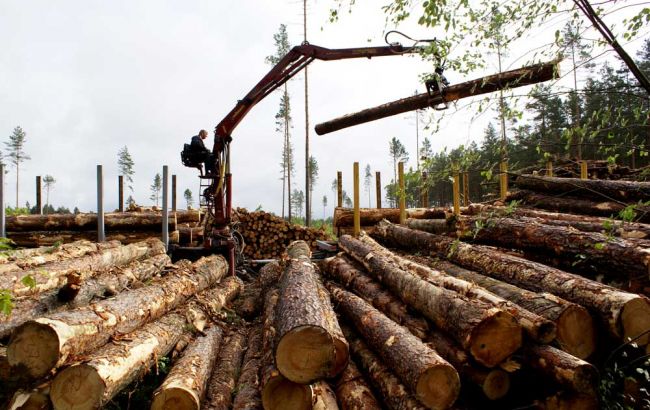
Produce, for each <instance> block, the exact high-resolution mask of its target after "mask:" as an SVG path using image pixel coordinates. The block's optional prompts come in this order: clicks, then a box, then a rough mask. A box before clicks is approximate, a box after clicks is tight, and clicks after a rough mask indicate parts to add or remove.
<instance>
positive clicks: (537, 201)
mask: <svg viewBox="0 0 650 410" xmlns="http://www.w3.org/2000/svg"><path fill="white" fill-rule="evenodd" d="M513 183H514V184H515V185H516V186H517V187H518V188H519V191H515V192H512V193H510V194H509V195H508V198H507V201H512V200H517V201H520V202H521V203H523V204H525V205H527V206H531V207H534V208H540V209H545V210H548V211H554V212H567V213H575V214H583V215H592V216H602V217H612V216H614V217H617V216H618V215H619V213H620V212H621V211H623V210H625V209H626V208H627V207H628V206H630V205H633V207H634V212H635V218H634V220H635V221H637V222H646V223H648V222H650V206H649V205H648V204H647V201H648V200H650V182H635V181H611V180H597V179H585V180H582V179H577V178H558V177H546V176H536V175H518V176H517V177H516V178H515V179H514V180H513Z"/></svg>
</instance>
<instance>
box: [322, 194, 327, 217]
mask: <svg viewBox="0 0 650 410" xmlns="http://www.w3.org/2000/svg"><path fill="white" fill-rule="evenodd" d="M326 210H327V195H323V224H324V223H325V212H326Z"/></svg>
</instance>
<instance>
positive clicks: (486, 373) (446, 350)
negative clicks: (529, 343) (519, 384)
mask: <svg viewBox="0 0 650 410" xmlns="http://www.w3.org/2000/svg"><path fill="white" fill-rule="evenodd" d="M426 341H427V343H428V344H429V345H430V346H431V348H432V349H434V350H435V351H436V352H438V354H440V356H442V357H443V358H444V359H445V360H447V361H448V362H449V363H451V365H452V366H454V368H455V369H456V370H457V371H458V372H459V373H460V375H461V376H463V378H464V379H465V380H468V381H470V382H471V383H473V384H475V385H477V386H478V387H479V388H480V389H481V391H482V392H483V394H484V395H485V397H487V398H488V399H490V400H498V399H500V398H503V397H505V395H506V394H508V391H509V390H510V376H509V375H508V373H506V372H505V371H503V370H501V369H486V368H484V367H481V366H477V365H476V364H474V363H473V362H472V361H471V360H470V358H469V357H468V356H467V353H465V351H464V350H463V349H462V348H461V347H460V346H458V345H457V344H456V343H455V342H454V341H453V340H451V339H450V338H449V337H448V336H447V335H445V334H444V333H442V332H440V331H439V330H432V331H431V332H430V333H429V335H428V337H427V339H426Z"/></svg>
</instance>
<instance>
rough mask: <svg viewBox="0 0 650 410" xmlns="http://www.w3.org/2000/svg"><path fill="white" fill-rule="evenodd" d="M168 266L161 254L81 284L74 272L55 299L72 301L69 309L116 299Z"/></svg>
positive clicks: (109, 270)
mask: <svg viewBox="0 0 650 410" xmlns="http://www.w3.org/2000/svg"><path fill="white" fill-rule="evenodd" d="M168 264H171V259H170V258H169V256H167V254H164V253H163V254H160V255H155V256H153V257H151V258H148V259H145V260H142V261H134V262H131V263H130V264H129V265H127V266H125V267H121V266H120V267H114V268H110V269H108V270H107V271H105V272H103V273H99V274H97V275H95V276H94V277H92V278H90V279H88V280H86V281H81V278H80V277H79V275H78V274H77V273H71V274H70V275H68V278H67V280H68V282H67V283H66V285H65V286H64V287H62V288H61V289H59V293H58V296H59V299H60V300H63V301H70V300H72V303H71V304H70V306H71V307H79V306H85V305H87V304H89V303H90V302H91V301H92V300H93V299H96V298H106V297H110V296H115V295H116V294H118V293H119V292H121V291H123V290H124V289H127V288H132V287H139V286H142V284H143V282H145V281H147V280H149V279H151V278H153V277H154V276H156V275H157V274H158V273H160V272H161V271H162V270H163V268H164V267H165V266H167V265H168Z"/></svg>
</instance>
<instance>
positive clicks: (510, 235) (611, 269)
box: [448, 217, 650, 279]
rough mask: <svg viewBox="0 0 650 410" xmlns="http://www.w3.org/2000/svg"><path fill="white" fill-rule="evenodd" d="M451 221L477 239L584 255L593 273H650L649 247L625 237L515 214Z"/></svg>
mask: <svg viewBox="0 0 650 410" xmlns="http://www.w3.org/2000/svg"><path fill="white" fill-rule="evenodd" d="M448 222H449V226H450V230H451V231H453V232H457V233H458V234H459V236H460V237H461V238H463V239H467V240H472V241H475V242H478V243H483V244H490V245H495V246H502V247H504V248H515V249H521V250H524V251H531V252H535V253H537V252H540V251H541V252H543V253H546V254H553V255H556V256H561V257H563V258H565V259H566V258H567V257H568V258H569V259H572V260H574V261H576V260H578V259H577V258H579V257H581V256H580V255H583V256H585V257H586V259H587V260H588V261H589V266H590V268H592V269H589V271H590V272H591V273H592V274H593V275H594V276H595V275H596V274H599V273H602V274H605V275H608V276H610V277H611V276H614V277H618V278H623V279H630V278H631V277H641V278H648V277H649V276H650V249H646V248H641V247H638V246H636V245H635V244H634V243H632V242H629V241H626V240H624V239H619V238H614V237H608V236H607V235H604V234H601V233H597V232H581V231H577V230H575V229H570V228H565V227H560V226H549V225H544V224H540V223H536V222H534V221H532V220H520V219H513V218H500V217H496V218H482V217H461V218H460V219H459V220H456V221H455V223H454V221H452V220H449V221H448ZM569 263H570V262H569Z"/></svg>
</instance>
